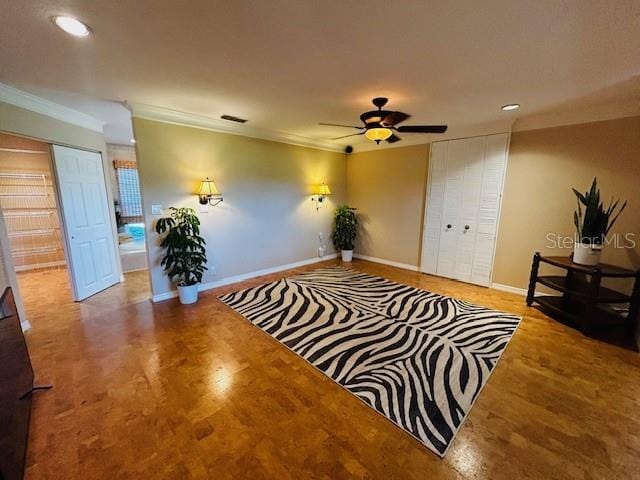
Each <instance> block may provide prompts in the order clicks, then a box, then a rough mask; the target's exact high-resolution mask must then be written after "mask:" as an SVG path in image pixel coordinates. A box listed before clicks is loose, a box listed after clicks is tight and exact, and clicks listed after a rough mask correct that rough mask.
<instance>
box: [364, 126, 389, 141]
mask: <svg viewBox="0 0 640 480" xmlns="http://www.w3.org/2000/svg"><path fill="white" fill-rule="evenodd" d="M392 133H393V132H392V131H391V129H390V128H384V127H373V128H368V129H367V131H366V132H364V136H365V137H367V138H368V139H369V140H373V141H374V142H376V143H380V142H381V141H382V140H386V139H387V138H389V137H390V136H391V134H392Z"/></svg>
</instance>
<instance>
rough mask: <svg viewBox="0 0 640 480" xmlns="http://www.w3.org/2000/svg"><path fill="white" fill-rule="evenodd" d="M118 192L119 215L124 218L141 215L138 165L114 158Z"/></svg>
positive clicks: (139, 216)
mask: <svg viewBox="0 0 640 480" xmlns="http://www.w3.org/2000/svg"><path fill="white" fill-rule="evenodd" d="M113 166H114V167H115V169H116V177H117V178H118V190H119V193H120V215H121V216H122V217H123V218H126V219H133V218H136V219H137V218H141V217H142V199H141V196H140V179H139V178H138V165H137V164H136V162H132V161H130V160H114V161H113Z"/></svg>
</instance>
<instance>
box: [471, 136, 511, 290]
mask: <svg viewBox="0 0 640 480" xmlns="http://www.w3.org/2000/svg"><path fill="white" fill-rule="evenodd" d="M508 139H509V137H508V135H507V134H499V135H489V136H488V137H486V155H485V159H484V168H483V173H482V180H481V193H480V198H479V209H478V238H477V240H476V248H475V254H474V261H473V269H472V274H471V282H473V283H477V284H479V285H484V286H489V284H490V282H491V271H492V268H493V257H494V252H495V243H496V238H497V234H498V218H499V216H500V204H501V201H502V188H503V183H504V174H505V169H506V165H507V146H508Z"/></svg>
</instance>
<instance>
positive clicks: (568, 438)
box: [20, 261, 640, 480]
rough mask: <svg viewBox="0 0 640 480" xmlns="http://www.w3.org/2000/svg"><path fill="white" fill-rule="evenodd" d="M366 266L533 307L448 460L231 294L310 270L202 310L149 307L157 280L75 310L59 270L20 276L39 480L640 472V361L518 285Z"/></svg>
mask: <svg viewBox="0 0 640 480" xmlns="http://www.w3.org/2000/svg"><path fill="white" fill-rule="evenodd" d="M327 263H335V262H334V261H331V262H327ZM317 266H319V264H316V265H312V266H309V267H305V268H303V269H298V270H296V271H300V270H308V269H312V268H316V267H317ZM353 268H356V269H358V270H362V271H365V272H368V273H371V274H377V275H382V276H384V277H386V278H389V279H391V280H393V281H397V282H400V283H405V284H408V285H412V286H415V287H419V288H424V289H426V290H430V291H433V292H436V293H440V294H444V295H451V296H454V297H457V298H460V299H464V300H468V301H471V302H475V303H477V304H480V305H484V306H487V307H491V308H496V309H500V310H504V311H508V312H512V313H517V314H521V315H523V316H524V319H523V321H522V324H521V326H520V327H519V329H518V331H517V332H516V334H515V336H514V338H513V340H512V341H511V343H510V345H509V346H508V347H507V350H506V351H505V353H504V355H503V357H502V359H501V361H500V363H499V364H498V367H497V368H496V370H495V372H494V373H493V375H492V377H491V379H490V380H489V382H488V384H487V385H486V387H485V389H484V390H483V392H482V393H481V395H480V397H479V399H478V400H477V402H476V404H475V406H474V407H473V409H472V410H471V413H470V415H469V418H468V420H467V421H466V423H465V424H464V425H463V427H462V428H461V430H460V432H459V433H458V435H457V437H456V439H455V440H454V443H453V445H452V447H451V448H450V450H449V452H448V454H447V456H446V457H445V458H444V459H443V460H441V459H439V458H438V457H436V456H435V455H434V454H432V453H431V452H430V451H428V450H427V449H426V448H424V447H423V446H421V445H420V444H419V443H418V442H417V441H415V440H414V439H412V438H411V437H409V436H408V435H407V434H406V433H404V432H403V431H402V430H400V429H399V428H397V427H395V426H394V425H392V424H391V423H389V422H388V421H387V420H385V419H384V418H382V417H381V416H379V415H378V414H377V413H375V412H374V411H373V410H371V409H369V408H368V407H366V406H365V405H363V404H362V403H361V402H360V401H359V400H357V399H356V398H355V397H353V396H351V395H350V394H349V393H348V392H346V391H344V390H343V389H341V388H340V387H338V386H337V385H335V384H334V383H333V382H332V381H331V380H329V379H328V378H326V377H325V376H324V375H322V374H321V373H319V372H318V371H316V370H315V369H314V368H313V367H311V366H310V365H308V364H307V363H306V362H305V361H304V360H302V359H300V358H299V357H297V356H296V355H295V354H293V353H292V352H290V351H288V350H287V349H286V348H284V347H282V346H281V345H279V344H278V342H277V341H275V340H274V339H272V338H271V337H269V336H268V335H266V334H265V333H264V332H262V331H260V330H259V329H257V328H255V327H254V326H252V325H251V324H250V323H249V322H248V321H247V320H245V319H243V318H242V317H240V316H238V315H237V314H236V313H235V312H233V311H232V310H230V309H229V308H227V307H226V306H224V305H223V304H222V303H220V302H219V301H218V300H217V296H218V295H220V294H221V293H223V292H229V291H232V290H235V289H239V288H244V287H249V286H256V285H259V284H261V283H264V282H267V281H272V280H275V279H277V278H281V277H284V276H289V275H291V274H293V273H295V272H296V271H287V272H281V273H278V274H273V275H268V276H266V277H260V278H256V279H251V280H248V281H245V282H242V283H241V284H235V285H231V286H227V287H223V288H220V289H217V290H211V291H208V292H205V293H203V294H201V299H200V301H199V303H198V304H196V305H193V306H181V305H179V303H178V301H177V300H175V299H174V300H168V301H166V302H162V303H157V304H153V303H151V302H150V301H149V300H147V298H148V295H149V293H148V286H147V274H146V272H134V273H131V274H127V275H126V282H125V283H124V284H121V285H118V286H116V287H113V288H111V289H109V290H108V291H105V292H103V293H101V294H98V295H96V296H94V297H92V298H90V299H88V300H87V301H85V302H83V303H81V304H76V303H73V302H72V301H71V300H70V298H71V297H70V292H69V287H68V282H67V280H66V277H65V275H66V273H65V272H64V271H61V272H41V273H36V274H29V275H21V276H20V283H21V287H22V291H23V292H24V293H23V294H24V296H25V303H26V308H27V313H28V317H29V319H30V321H31V323H32V325H33V328H32V329H31V330H30V331H29V332H28V334H27V341H28V344H29V348H30V351H31V356H32V360H33V365H34V368H35V370H36V376H37V379H38V381H40V382H42V383H44V382H51V383H53V384H54V385H55V388H54V389H53V390H51V391H49V392H44V393H38V394H37V396H36V398H35V401H34V410H33V417H32V423H31V432H30V440H29V451H28V455H27V472H26V478H27V479H49V478H51V479H83V480H89V479H128V478H133V479H137V478H144V479H188V478H211V479H251V480H257V479H262V478H265V479H266V478H274V479H297V480H299V479H307V478H309V479H345V478H363V479H385V480H387V479H426V478H443V479H502V478H504V479H516V478H517V479H546V478H557V479H595V478H607V479H621V478H634V477H635V478H640V356H639V355H638V354H637V353H634V352H631V351H628V350H625V349H622V348H619V347H615V346H612V345H609V344H606V343H602V342H599V341H596V340H593V339H590V338H586V337H584V336H582V335H581V334H580V333H579V332H578V331H575V330H573V329H571V328H569V327H567V326H564V325H562V324H559V323H557V322H555V321H553V320H551V319H549V318H548V317H546V316H545V315H543V314H541V313H540V312H538V311H537V310H535V309H533V308H528V307H526V306H525V305H524V299H523V298H522V297H519V296H517V295H513V294H509V293H504V292H498V291H495V290H488V289H485V288H481V287H476V286H473V285H467V284H463V283H458V282H455V281H451V280H446V279H442V278H437V277H431V276H427V275H422V274H418V273H415V272H410V271H407V270H401V269H398V268H394V267H388V266H384V265H379V264H374V263H369V262H364V261H354V263H353Z"/></svg>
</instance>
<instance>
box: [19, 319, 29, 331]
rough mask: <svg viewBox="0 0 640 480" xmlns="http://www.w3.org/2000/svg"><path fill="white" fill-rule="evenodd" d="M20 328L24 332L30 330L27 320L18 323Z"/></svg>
mask: <svg viewBox="0 0 640 480" xmlns="http://www.w3.org/2000/svg"><path fill="white" fill-rule="evenodd" d="M20 326H21V327H22V331H23V332H26V331H27V330H30V329H31V324H30V323H29V320H23V321H21V322H20Z"/></svg>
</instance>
